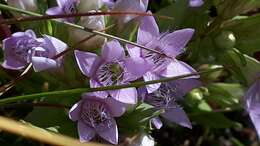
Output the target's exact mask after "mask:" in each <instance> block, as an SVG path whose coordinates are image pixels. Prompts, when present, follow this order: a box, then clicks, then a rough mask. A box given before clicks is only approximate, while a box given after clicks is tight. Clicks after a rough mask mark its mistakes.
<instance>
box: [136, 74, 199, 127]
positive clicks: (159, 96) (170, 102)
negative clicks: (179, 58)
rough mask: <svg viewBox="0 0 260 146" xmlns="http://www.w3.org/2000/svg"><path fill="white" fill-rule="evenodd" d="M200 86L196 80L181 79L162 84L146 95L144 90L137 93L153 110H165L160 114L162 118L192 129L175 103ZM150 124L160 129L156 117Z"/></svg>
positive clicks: (184, 114)
mask: <svg viewBox="0 0 260 146" xmlns="http://www.w3.org/2000/svg"><path fill="white" fill-rule="evenodd" d="M200 85H201V83H200V82H199V81H198V80H196V79H181V80H176V81H171V82H168V83H163V84H162V85H161V86H160V88H159V89H158V90H156V91H154V92H153V93H148V92H147V91H146V90H145V88H143V89H140V90H139V91H140V95H141V96H142V98H143V99H142V100H143V101H144V102H146V103H148V104H150V105H152V106H154V108H155V109H158V110H160V109H164V110H165V112H164V113H162V114H161V116H162V117H163V118H165V119H167V120H169V121H171V122H174V123H177V124H179V125H181V126H183V127H187V128H192V125H191V123H190V121H189V118H188V117H187V115H186V113H185V111H184V110H183V109H182V108H181V107H180V106H179V105H178V104H177V102H176V101H178V100H182V99H183V96H184V95H185V94H187V93H188V92H189V91H191V90H192V89H193V88H196V87H199V86H200ZM151 122H152V123H153V124H154V126H155V127H156V128H157V129H160V128H161V127H162V122H161V120H160V119H159V118H158V117H157V118H153V119H152V120H151Z"/></svg>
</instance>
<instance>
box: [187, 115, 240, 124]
mask: <svg viewBox="0 0 260 146" xmlns="http://www.w3.org/2000/svg"><path fill="white" fill-rule="evenodd" d="M190 118H191V121H193V122H195V123H197V124H200V125H202V126H204V127H209V128H231V127H238V126H240V124H239V123H237V122H234V121H231V120H229V119H228V118H226V117H225V116H224V115H223V114H221V113H212V112H208V113H205V114H201V115H196V116H194V115H191V116H190Z"/></svg>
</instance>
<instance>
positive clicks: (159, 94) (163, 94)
mask: <svg viewBox="0 0 260 146" xmlns="http://www.w3.org/2000/svg"><path fill="white" fill-rule="evenodd" d="M176 92H177V85H170V84H167V83H166V84H162V85H161V86H160V88H159V89H158V90H156V91H155V92H153V93H151V94H149V95H148V99H147V100H146V101H147V102H148V103H149V104H151V105H153V106H155V107H157V108H176V107H177V106H178V105H177V103H176V97H175V96H176Z"/></svg>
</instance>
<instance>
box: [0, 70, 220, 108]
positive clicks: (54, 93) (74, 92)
mask: <svg viewBox="0 0 260 146" xmlns="http://www.w3.org/2000/svg"><path fill="white" fill-rule="evenodd" d="M222 69H224V68H223V67H219V68H215V69H210V70H205V71H200V72H196V73H191V74H185V75H180V76H176V77H170V78H163V79H160V80H153V81H147V82H134V83H131V84H123V85H117V86H106V87H98V88H77V89H69V90H62V91H52V92H44V93H36V94H30V95H22V96H16V97H10V98H5V99H1V100H0V105H3V104H8V103H12V102H17V101H21V100H31V99H37V98H42V97H61V96H63V95H66V96H67V97H68V96H74V95H81V94H82V93H86V92H97V91H108V90H117V89H124V88H131V87H142V86H145V85H151V84H156V83H164V82H169V81H173V80H178V79H183V78H186V77H190V76H196V75H202V74H208V73H212V72H216V71H220V70H222Z"/></svg>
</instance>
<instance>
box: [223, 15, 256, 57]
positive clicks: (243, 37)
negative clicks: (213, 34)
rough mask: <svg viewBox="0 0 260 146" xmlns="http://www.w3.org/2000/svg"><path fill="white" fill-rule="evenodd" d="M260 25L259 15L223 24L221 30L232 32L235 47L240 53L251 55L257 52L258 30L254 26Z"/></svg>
mask: <svg viewBox="0 0 260 146" xmlns="http://www.w3.org/2000/svg"><path fill="white" fill-rule="evenodd" d="M259 25H260V15H259V14H258V15H255V16H250V17H242V18H241V19H234V20H232V21H229V22H227V23H225V25H224V27H223V29H225V30H229V31H232V32H233V33H234V34H235V37H236V45H235V47H236V48H237V49H239V50H240V51H241V52H242V53H245V54H248V55H253V53H254V52H256V51H259V50H260V49H259V46H260V38H259V36H260V30H259V29H257V28H256V27H255V26H259Z"/></svg>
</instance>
